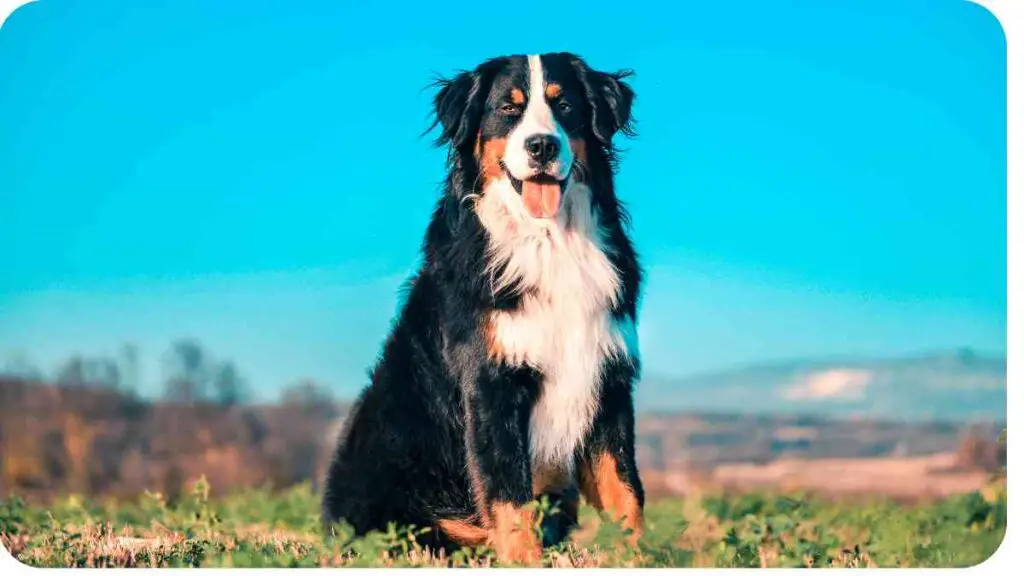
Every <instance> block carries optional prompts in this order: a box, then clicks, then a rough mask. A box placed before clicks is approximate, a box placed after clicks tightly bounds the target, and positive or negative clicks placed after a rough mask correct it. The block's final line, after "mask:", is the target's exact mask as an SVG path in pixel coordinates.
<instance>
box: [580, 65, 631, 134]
mask: <svg viewBox="0 0 1024 576" xmlns="http://www.w3.org/2000/svg"><path fill="white" fill-rule="evenodd" d="M572 65H573V67H574V68H575V69H576V76H577V77H578V78H579V80H580V83H581V84H583V91H584V94H585V95H586V98H587V103H588V104H589V105H590V114H591V118H590V123H591V130H592V131H593V132H594V136H596V137H597V139H598V140H599V141H600V142H601V143H602V144H604V145H606V146H611V143H612V136H614V135H615V134H616V133H617V132H620V131H621V132H622V133H623V134H625V135H627V136H635V135H636V132H635V131H634V127H633V99H634V98H635V94H634V93H633V89H632V88H631V87H630V86H629V84H627V83H626V82H625V80H626V79H627V78H630V77H631V76H633V72H632V71H631V70H620V71H618V72H612V73H608V72H600V71H597V70H594V69H592V68H590V66H588V65H587V64H586V62H584V61H583V59H581V58H573V59H572Z"/></svg>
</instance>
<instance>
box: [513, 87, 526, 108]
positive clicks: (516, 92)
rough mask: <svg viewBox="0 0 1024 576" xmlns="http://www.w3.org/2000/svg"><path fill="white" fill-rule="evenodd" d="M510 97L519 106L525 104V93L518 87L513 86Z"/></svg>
mask: <svg viewBox="0 0 1024 576" xmlns="http://www.w3.org/2000/svg"><path fill="white" fill-rule="evenodd" d="M510 97H511V99H512V102H513V103H514V104H519V105H520V106H522V105H523V104H526V94H523V91H522V90H520V89H519V88H513V89H512V93H511V94H510Z"/></svg>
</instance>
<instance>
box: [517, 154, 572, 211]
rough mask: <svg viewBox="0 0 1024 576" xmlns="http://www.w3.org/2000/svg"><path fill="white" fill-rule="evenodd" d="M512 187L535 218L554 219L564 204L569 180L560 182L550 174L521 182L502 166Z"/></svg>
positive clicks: (539, 175)
mask: <svg viewBox="0 0 1024 576" xmlns="http://www.w3.org/2000/svg"><path fill="white" fill-rule="evenodd" d="M501 168H502V170H504V171H505V176H507V177H508V179H509V182H511V183H512V187H513V188H515V191H516V193H517V194H519V196H521V197H522V199H523V204H524V205H526V209H527V210H528V211H529V212H530V214H531V215H532V216H533V217H534V218H554V217H555V215H556V214H558V208H559V206H561V204H562V193H564V192H565V186H566V184H567V183H568V182H569V179H568V178H565V179H564V180H559V179H558V178H555V177H554V176H551V175H550V174H538V175H536V176H533V177H531V178H527V179H526V180H520V179H518V178H516V177H515V176H513V175H512V173H511V172H509V171H508V168H506V167H505V164H504V163H502V165H501Z"/></svg>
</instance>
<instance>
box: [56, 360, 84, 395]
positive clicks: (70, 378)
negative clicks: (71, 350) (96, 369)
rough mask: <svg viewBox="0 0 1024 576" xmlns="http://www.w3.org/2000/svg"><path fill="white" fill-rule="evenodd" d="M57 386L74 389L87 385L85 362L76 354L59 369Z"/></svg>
mask: <svg viewBox="0 0 1024 576" xmlns="http://www.w3.org/2000/svg"><path fill="white" fill-rule="evenodd" d="M55 380H56V382H57V385H58V386H62V387H65V388H72V387H77V386H84V385H85V381H86V380H85V360H84V359H83V358H82V357H81V356H79V355H78V354H75V355H74V356H72V357H71V358H68V359H67V360H66V361H65V362H64V364H62V365H61V366H60V368H58V369H57V377H56V378H55Z"/></svg>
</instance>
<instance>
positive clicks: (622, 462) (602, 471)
mask: <svg viewBox="0 0 1024 576" xmlns="http://www.w3.org/2000/svg"><path fill="white" fill-rule="evenodd" d="M635 374H636V370H635V368H634V367H633V365H632V364H631V363H629V362H626V361H623V360H612V361H609V365H608V366H607V367H606V369H605V371H604V377H603V382H602V386H601V398H600V403H599V407H598V411H597V417H596V418H595V420H594V427H593V428H592V430H591V432H590V434H589V436H588V439H587V441H586V443H585V445H584V447H583V450H582V451H581V454H580V457H579V458H578V459H577V475H578V480H579V485H580V491H581V492H582V493H583V497H584V498H586V500H587V502H588V503H589V504H590V505H592V506H594V507H595V508H597V509H598V510H600V511H603V512H605V513H607V514H608V515H609V516H610V517H611V518H612V520H614V521H616V522H619V523H620V525H622V526H623V527H624V528H627V529H629V530H630V531H631V532H632V534H631V535H630V536H628V537H627V541H628V542H629V543H630V544H632V545H634V546H635V545H636V544H637V542H638V541H639V539H640V536H641V535H642V534H643V529H644V488H643V484H642V483H641V482H640V474H639V472H638V470H637V466H636V452H635V444H636V439H635V432H634V419H635V416H634V413H633V389H632V382H633V379H634V378H635Z"/></svg>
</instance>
